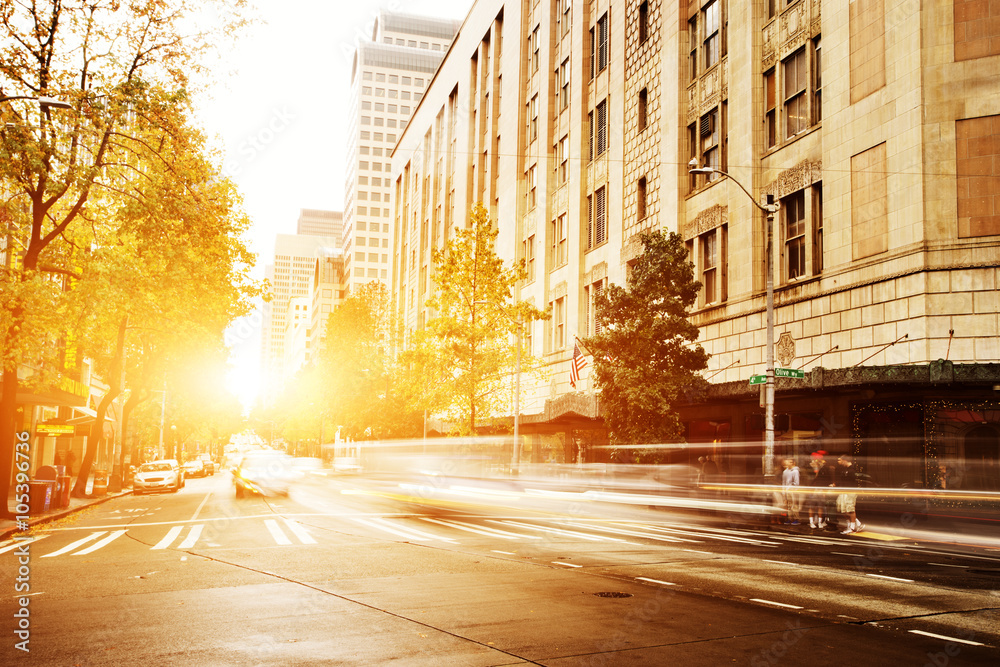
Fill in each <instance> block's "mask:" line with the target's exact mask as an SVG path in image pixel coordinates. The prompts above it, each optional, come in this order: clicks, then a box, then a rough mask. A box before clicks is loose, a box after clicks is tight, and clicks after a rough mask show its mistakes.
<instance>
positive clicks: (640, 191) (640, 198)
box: [635, 176, 646, 220]
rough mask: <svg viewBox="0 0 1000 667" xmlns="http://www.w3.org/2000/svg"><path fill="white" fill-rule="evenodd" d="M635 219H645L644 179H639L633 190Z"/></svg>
mask: <svg viewBox="0 0 1000 667" xmlns="http://www.w3.org/2000/svg"><path fill="white" fill-rule="evenodd" d="M635 217H636V220H644V219H645V218H646V177H645V176H643V177H642V178H640V179H639V183H638V184H637V185H636V188H635Z"/></svg>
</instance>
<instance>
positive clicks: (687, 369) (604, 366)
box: [583, 231, 708, 445]
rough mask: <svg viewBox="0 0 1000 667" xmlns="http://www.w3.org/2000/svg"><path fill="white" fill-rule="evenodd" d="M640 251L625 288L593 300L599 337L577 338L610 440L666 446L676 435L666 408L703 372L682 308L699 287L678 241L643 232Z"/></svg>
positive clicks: (676, 421)
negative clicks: (590, 366)
mask: <svg viewBox="0 0 1000 667" xmlns="http://www.w3.org/2000/svg"><path fill="white" fill-rule="evenodd" d="M640 238H641V240H642V246H643V253H642V254H641V255H640V256H639V258H638V259H637V260H636V261H635V263H634V265H633V266H632V267H631V271H630V273H629V276H628V281H627V288H624V289H623V288H622V287H620V286H618V285H610V286H608V288H607V289H605V290H604V291H603V292H602V293H601V294H600V295H599V296H597V298H595V300H594V306H595V314H596V322H597V329H598V331H599V332H600V333H598V334H596V335H594V336H591V337H589V338H585V339H584V340H583V343H584V345H585V346H586V347H587V349H588V350H589V351H590V353H591V354H593V356H594V377H595V384H596V386H597V388H598V389H599V391H600V399H601V403H602V404H603V405H604V408H605V411H606V412H605V422H606V423H607V425H608V429H609V431H610V434H611V437H612V440H613V441H614V442H615V443H616V444H621V445H638V444H653V443H663V442H673V441H676V440H677V439H678V438H680V437H681V436H682V434H683V425H682V424H681V422H680V418H679V416H678V415H677V412H676V410H675V408H674V406H675V405H676V404H677V403H678V402H679V401H680V400H684V399H685V398H688V397H689V396H688V394H689V393H690V392H691V391H692V390H696V389H697V388H699V387H703V386H704V380H703V379H702V378H701V377H700V376H699V375H696V373H697V372H698V371H700V370H703V369H705V368H706V367H707V362H708V354H707V353H706V352H705V351H704V350H703V349H702V347H701V346H700V345H697V346H692V345H691V343H693V342H694V341H695V340H696V339H697V338H698V327H696V326H695V325H694V324H692V323H691V322H690V321H688V319H687V317H688V309H689V308H690V307H691V305H692V304H693V303H694V301H695V299H696V298H697V296H698V290H699V289H701V283H698V282H696V281H695V280H694V276H693V272H694V267H693V266H692V265H691V263H690V262H688V261H687V249H686V248H685V247H684V242H683V240H682V239H681V237H680V236H678V235H677V234H674V233H666V232H663V231H657V232H649V231H647V232H643V234H642V236H641V237H640Z"/></svg>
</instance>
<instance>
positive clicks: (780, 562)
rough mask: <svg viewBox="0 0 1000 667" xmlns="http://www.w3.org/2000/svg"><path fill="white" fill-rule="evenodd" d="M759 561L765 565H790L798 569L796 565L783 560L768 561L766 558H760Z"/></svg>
mask: <svg viewBox="0 0 1000 667" xmlns="http://www.w3.org/2000/svg"><path fill="white" fill-rule="evenodd" d="M761 560H762V561H764V562H765V563H777V564H778V565H791V566H792V567H798V565H796V564H795V563H789V562H788V561H784V560H768V559H766V558H761Z"/></svg>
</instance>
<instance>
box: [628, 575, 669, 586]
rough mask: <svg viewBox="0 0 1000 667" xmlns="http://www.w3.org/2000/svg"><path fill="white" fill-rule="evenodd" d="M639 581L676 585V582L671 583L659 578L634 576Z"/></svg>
mask: <svg viewBox="0 0 1000 667" xmlns="http://www.w3.org/2000/svg"><path fill="white" fill-rule="evenodd" d="M636 579H638V580H639V581H648V582H650V583H653V584H663V585H664V586H676V585H677V584H672V583H670V582H669V581H660V580H659V579H650V578H649V577H636Z"/></svg>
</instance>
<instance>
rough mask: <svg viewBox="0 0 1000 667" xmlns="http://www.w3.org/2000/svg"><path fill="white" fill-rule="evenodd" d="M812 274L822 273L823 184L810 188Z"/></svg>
mask: <svg viewBox="0 0 1000 667" xmlns="http://www.w3.org/2000/svg"><path fill="white" fill-rule="evenodd" d="M812 220H813V274H815V275H819V274H820V273H822V272H823V184H822V183H816V184H815V185H813V188H812Z"/></svg>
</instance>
